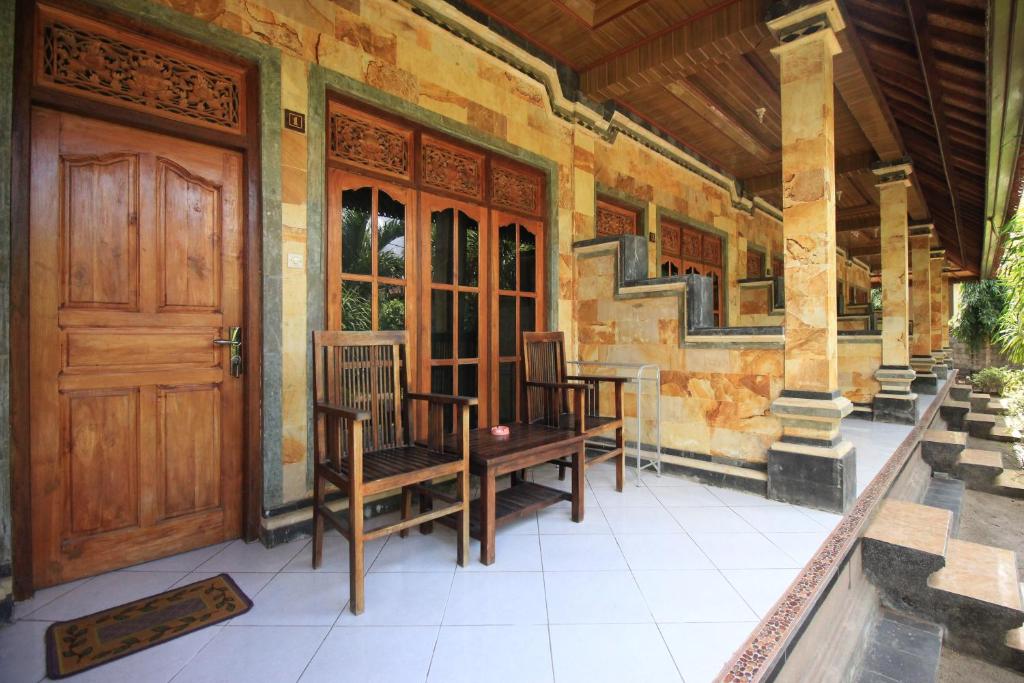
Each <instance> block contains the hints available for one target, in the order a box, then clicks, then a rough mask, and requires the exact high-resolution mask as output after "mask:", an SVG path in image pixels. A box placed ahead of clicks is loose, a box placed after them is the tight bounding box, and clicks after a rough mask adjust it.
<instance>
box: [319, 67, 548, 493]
mask: <svg viewBox="0 0 1024 683" xmlns="http://www.w3.org/2000/svg"><path fill="white" fill-rule="evenodd" d="M308 86H309V92H308V98H309V99H308V105H307V107H308V111H307V112H306V145H307V147H306V158H307V162H306V170H307V187H306V326H307V332H308V333H309V334H308V335H307V336H308V337H309V338H312V337H311V335H312V333H313V331H314V330H320V329H323V327H324V325H325V315H324V313H325V309H324V305H325V304H324V301H325V298H324V294H325V289H326V277H327V274H326V271H325V270H324V262H323V258H324V230H325V228H326V215H325V213H324V207H325V205H326V201H327V188H326V175H327V163H326V154H327V145H326V140H325V129H326V114H327V94H328V92H334V93H337V94H339V95H343V96H345V97H348V98H350V99H355V100H358V101H360V102H364V103H366V104H368V105H371V106H373V107H376V108H377V109H382V110H384V111H387V112H389V113H392V114H395V115H397V116H401V117H403V118H405V119H408V120H410V121H412V122H414V123H417V124H420V125H422V126H424V127H426V128H430V129H432V130H435V131H438V132H441V133H444V134H446V135H449V136H451V137H453V138H455V139H457V140H462V141H463V142H467V143H469V144H472V145H476V146H477V147H481V148H483V149H486V150H488V151H491V152H495V153H497V154H501V155H503V156H505V157H506V158H509V159H513V160H515V161H518V162H520V163H523V164H526V165H527V166H532V167H533V168H536V169H539V170H541V171H543V172H544V173H545V177H546V178H547V191H546V195H547V209H548V211H547V215H546V217H545V230H546V234H547V237H546V241H547V245H546V248H547V256H548V258H547V260H546V261H547V269H546V270H547V272H546V273H545V277H546V279H547V282H546V287H547V292H548V297H547V298H548V302H547V309H548V310H547V318H548V327H549V329H557V327H558V299H559V287H558V264H559V262H560V259H559V257H558V243H559V241H558V236H559V224H558V163H557V162H555V161H554V160H552V159H548V158H546V157H543V156H541V155H539V154H536V153H534V152H530V151H528V150H525V149H522V148H521V147H517V146H515V145H512V144H509V143H508V142H506V141H504V140H502V139H500V138H497V137H494V136H493V135H490V134H488V133H484V132H482V131H479V130H477V129H475V128H472V127H470V126H468V125H466V124H464V123H461V122H459V121H456V120H454V119H450V118H448V117H446V116H443V115H441V114H438V113H437V112H434V111H431V110H429V109H425V108H424V107H421V106H419V105H417V104H414V103H412V102H409V101H408V100H403V99H402V98H400V97H396V96H395V95H392V94H391V93H388V92H385V91H383V90H379V89H377V88H374V87H373V86H370V85H367V84H366V83H363V82H362V81H358V80H355V79H354V78H351V77H349V76H346V75H345V74H342V73H339V72H337V71H333V70H331V69H327V68H325V67H323V66H320V65H319V64H310V65H309V77H308ZM312 354H313V350H312V347H310V348H309V352H308V354H307V371H308V372H309V376H310V377H312V376H313V375H312V367H313V355H312ZM312 400H313V399H312V395H310V397H309V399H308V404H309V413H308V414H309V415H312V414H313V413H312ZM306 444H307V456H306V457H307V461H308V462H309V463H312V457H313V456H312V445H313V428H312V423H311V422H310V425H309V427H308V428H307V432H306ZM307 472H308V473H309V474H308V478H307V480H308V482H309V484H310V485H312V465H311V464H310V466H309V467H307Z"/></svg>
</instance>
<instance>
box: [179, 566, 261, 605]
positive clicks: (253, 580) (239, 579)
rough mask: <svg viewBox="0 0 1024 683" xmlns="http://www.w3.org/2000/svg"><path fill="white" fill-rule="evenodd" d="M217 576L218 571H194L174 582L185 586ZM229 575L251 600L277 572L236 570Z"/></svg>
mask: <svg viewBox="0 0 1024 683" xmlns="http://www.w3.org/2000/svg"><path fill="white" fill-rule="evenodd" d="M215 576H219V574H218V573H216V572H192V573H190V574H186V575H185V576H183V577H181V578H180V579H179V580H178V581H176V582H175V583H174V586H184V585H186V584H190V583H195V582H196V581H202V580H203V579H212V578H213V577H215ZM228 576H230V577H231V579H232V580H233V581H234V582H235V584H236V585H237V586H238V587H239V588H240V589H241V590H242V592H243V593H245V594H246V595H247V596H249V599H250V600H254V599H255V597H256V594H257V593H259V592H260V591H261V590H263V587H264V586H266V585H267V584H268V583H270V580H271V579H272V578H274V576H275V574H271V573H269V572H264V573H262V574H257V573H255V572H235V573H234V574H229V575H228Z"/></svg>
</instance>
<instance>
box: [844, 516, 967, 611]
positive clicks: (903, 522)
mask: <svg viewBox="0 0 1024 683" xmlns="http://www.w3.org/2000/svg"><path fill="white" fill-rule="evenodd" d="M952 519H953V514H952V513H951V512H950V511H949V510H943V509H940V508H934V507H929V506H927V505H920V504H918V503H910V502H907V501H904V500H884V501H882V503H881V505H879V508H878V511H877V512H876V513H875V516H874V518H873V519H872V520H871V524H870V525H869V526H868V528H867V530H866V531H865V532H864V538H863V546H862V556H863V558H864V568H865V570H866V571H867V573H868V575H869V576H871V577H872V579H873V580H874V581H875V583H876V584H877V585H879V586H883V587H885V588H891V589H893V590H895V591H896V592H897V593H906V592H919V591H920V590H921V587H922V586H923V584H924V583H925V582H926V581H927V580H928V577H929V576H930V575H931V574H933V573H934V572H936V571H938V570H939V569H942V567H943V566H944V565H945V554H946V545H947V541H948V539H949V530H950V527H951V524H952Z"/></svg>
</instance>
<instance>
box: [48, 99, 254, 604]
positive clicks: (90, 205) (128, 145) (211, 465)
mask: <svg viewBox="0 0 1024 683" xmlns="http://www.w3.org/2000/svg"><path fill="white" fill-rule="evenodd" d="M31 163H32V180H31V198H30V204H31V222H30V227H29V231H30V236H29V245H30V253H31V255H32V259H31V264H30V267H29V272H30V281H31V282H30V332H29V333H30V342H31V351H30V358H29V363H30V377H31V389H30V391H31V430H32V431H31V434H32V439H31V481H32V487H31V496H32V505H31V508H32V559H33V575H34V576H33V579H34V585H35V587H36V588H41V587H44V586H48V585H52V584H55V583H60V582H63V581H68V580H71V579H75V578H78V577H81V576H88V575H91V574H96V573H99V572H103V571H107V570H110V569H114V568H117V567H122V566H126V565H131V564H135V563H138V562H142V561H145V560H151V559H154V558H158V557H162V556H165V555H169V554H172V553H177V552H180V551H184V550H189V549H192V548H196V547H199V546H203V545H208V544H211V543H215V542H218V541H223V540H227V539H231V538H235V537H237V536H238V535H240V532H241V495H242V410H243V405H242V404H243V391H242V389H243V386H242V382H243V380H242V378H240V377H233V376H231V374H230V372H229V368H230V360H229V357H230V349H229V347H227V346H220V345H214V343H213V340H214V339H216V338H223V337H226V336H227V335H228V331H229V327H231V326H242V325H243V320H242V313H243V310H242V276H243V266H244V264H243V260H242V253H243V244H242V221H243V215H242V213H243V209H242V198H243V195H242V168H243V165H242V164H243V159H242V157H241V156H240V155H239V154H237V153H234V152H228V151H225V150H221V149H218V148H214V147H208V146H205V145H200V144H195V143H192V142H186V141H183V140H178V139H174V138H170V137H165V136H162V135H157V134H153V133H146V132H142V131H139V130H135V129H131V128H125V127H121V126H116V125H111V124H107V123H101V122H98V121H94V120H91V119H85V118H79V117H75V116H70V115H66V114H61V113H57V112H54V111H49V110H44V109H36V110H34V111H33V114H32V159H31Z"/></svg>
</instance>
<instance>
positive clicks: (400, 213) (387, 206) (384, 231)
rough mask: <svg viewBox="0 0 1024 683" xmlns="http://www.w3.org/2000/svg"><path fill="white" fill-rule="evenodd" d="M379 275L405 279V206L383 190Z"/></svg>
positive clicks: (379, 219)
mask: <svg viewBox="0 0 1024 683" xmlns="http://www.w3.org/2000/svg"><path fill="white" fill-rule="evenodd" d="M377 274H378V275H380V276H382V277H393V278H404V277H405V204H403V203H402V202H400V201H398V200H395V199H392V198H391V195H389V194H388V193H387V192H385V191H383V190H381V191H380V192H379V193H378V194H377ZM382 329H383V328H382Z"/></svg>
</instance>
